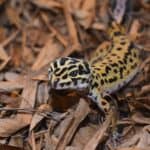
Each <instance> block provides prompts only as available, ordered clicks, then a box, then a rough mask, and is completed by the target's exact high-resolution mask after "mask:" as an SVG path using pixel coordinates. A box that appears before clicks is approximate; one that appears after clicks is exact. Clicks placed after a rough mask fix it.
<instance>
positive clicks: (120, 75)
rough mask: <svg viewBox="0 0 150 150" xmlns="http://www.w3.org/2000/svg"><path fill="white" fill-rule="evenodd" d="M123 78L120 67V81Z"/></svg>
mask: <svg viewBox="0 0 150 150" xmlns="http://www.w3.org/2000/svg"><path fill="white" fill-rule="evenodd" d="M122 78H123V68H122V67H121V68H120V79H122Z"/></svg>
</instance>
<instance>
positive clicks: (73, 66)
mask: <svg viewBox="0 0 150 150" xmlns="http://www.w3.org/2000/svg"><path fill="white" fill-rule="evenodd" d="M75 67H76V65H72V66H70V67H68V70H71V69H73V68H75Z"/></svg>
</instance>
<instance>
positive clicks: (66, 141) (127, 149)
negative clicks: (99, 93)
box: [0, 0, 150, 150]
mask: <svg viewBox="0 0 150 150" xmlns="http://www.w3.org/2000/svg"><path fill="white" fill-rule="evenodd" d="M149 13H150V1H149V0H132V1H130V0H0V143H1V145H0V150H3V149H6V150H15V149H16V150H17V149H20V150H21V149H25V150H31V149H33V150H43V149H46V150H82V149H83V150H94V149H98V150H114V149H117V150H150V42H149V41H150V15H149ZM112 18H113V19H114V20H115V21H116V22H117V23H119V24H121V25H124V26H125V29H126V32H127V35H128V37H129V38H130V39H131V40H132V41H133V42H134V44H135V46H136V47H137V48H138V50H140V51H141V59H142V64H141V71H140V73H139V74H138V75H137V76H136V78H135V79H134V80H133V81H132V82H131V83H130V84H129V85H127V86H126V87H125V88H124V89H123V90H121V91H119V92H118V93H115V95H114V96H112V99H115V100H117V105H118V107H117V108H115V109H116V110H117V114H115V115H117V116H118V120H117V122H116V123H117V129H115V131H114V130H112V129H111V127H112V125H111V121H112V118H113V115H114V113H113V111H112V112H110V113H109V114H108V115H107V116H106V117H105V118H104V121H100V120H101V116H102V114H101V113H100V112H99V110H98V108H97V107H96V106H94V104H92V103H89V102H87V101H86V98H82V94H81V95H80V96H79V95H78V94H77V93H76V91H51V92H49V87H48V76H47V70H48V66H49V63H50V62H51V61H53V60H55V59H56V58H58V57H63V56H71V57H76V58H81V59H87V58H89V57H90V55H91V54H92V53H93V52H94V51H95V50H96V49H97V48H98V47H99V46H100V45H101V44H102V43H105V42H106V41H108V40H109V37H108V35H107V34H106V31H107V29H108V28H109V26H110V24H111V22H112ZM113 132H114V134H112V133H113ZM117 134H118V136H117Z"/></svg>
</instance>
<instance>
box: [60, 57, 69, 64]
mask: <svg viewBox="0 0 150 150" xmlns="http://www.w3.org/2000/svg"><path fill="white" fill-rule="evenodd" d="M67 60H68V59H67V58H61V59H60V65H64V64H65V62H66V61H67Z"/></svg>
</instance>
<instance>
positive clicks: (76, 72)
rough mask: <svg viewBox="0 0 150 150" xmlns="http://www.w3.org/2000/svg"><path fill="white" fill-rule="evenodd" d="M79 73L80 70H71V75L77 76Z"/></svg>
mask: <svg viewBox="0 0 150 150" xmlns="http://www.w3.org/2000/svg"><path fill="white" fill-rule="evenodd" d="M77 74H78V71H77V70H74V71H72V72H70V74H69V75H70V76H72V77H75V76H76V75H77Z"/></svg>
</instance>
